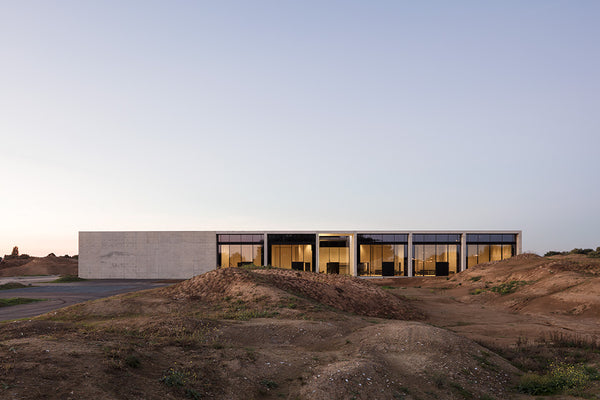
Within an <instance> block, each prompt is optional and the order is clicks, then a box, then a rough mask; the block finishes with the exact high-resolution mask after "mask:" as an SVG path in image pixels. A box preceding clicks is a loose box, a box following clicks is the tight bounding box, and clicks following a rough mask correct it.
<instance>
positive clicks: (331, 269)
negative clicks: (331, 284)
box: [327, 262, 340, 274]
mask: <svg viewBox="0 0 600 400" xmlns="http://www.w3.org/2000/svg"><path fill="white" fill-rule="evenodd" d="M327 273H328V274H339V273H340V263H339V262H328V263H327Z"/></svg>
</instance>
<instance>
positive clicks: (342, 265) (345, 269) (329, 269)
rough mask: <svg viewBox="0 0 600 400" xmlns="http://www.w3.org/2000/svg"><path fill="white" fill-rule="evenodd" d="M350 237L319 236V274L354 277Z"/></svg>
mask: <svg viewBox="0 0 600 400" xmlns="http://www.w3.org/2000/svg"><path fill="white" fill-rule="evenodd" d="M350 237H351V235H344V234H340V235H338V234H321V235H319V272H322V273H326V274H341V275H352V269H351V263H350Z"/></svg>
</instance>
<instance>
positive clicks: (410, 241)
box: [79, 231, 522, 279]
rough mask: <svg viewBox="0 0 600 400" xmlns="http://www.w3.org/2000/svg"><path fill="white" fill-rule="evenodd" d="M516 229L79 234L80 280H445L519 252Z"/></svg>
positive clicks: (520, 240) (519, 246)
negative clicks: (261, 269)
mask: <svg viewBox="0 0 600 400" xmlns="http://www.w3.org/2000/svg"><path fill="white" fill-rule="evenodd" d="M521 236H522V233H521V231H385V232H383V231H289V232H288V231H248V232H217V231H202V232H79V276H80V277H82V278H89V279H115V278H131V279H144V278H147V279H186V278H191V277H192V276H195V275H199V274H202V273H204V272H208V271H210V270H213V269H216V268H226V267H239V266H242V265H245V264H255V265H272V266H274V267H279V268H289V269H295V270H303V271H313V272H321V273H328V274H346V275H352V276H359V277H412V276H435V275H438V276H440V275H441V276H447V275H452V274H454V273H456V272H460V271H463V270H465V269H467V268H469V267H471V266H473V265H475V264H479V263H483V262H489V261H495V260H503V259H506V258H510V257H512V256H514V255H517V254H520V253H521V249H522V244H521V242H522V239H521Z"/></svg>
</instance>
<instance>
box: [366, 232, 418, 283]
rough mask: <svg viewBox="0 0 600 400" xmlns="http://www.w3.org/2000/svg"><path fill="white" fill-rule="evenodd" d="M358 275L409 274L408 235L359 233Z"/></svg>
mask: <svg viewBox="0 0 600 400" xmlns="http://www.w3.org/2000/svg"><path fill="white" fill-rule="evenodd" d="M357 241H358V275H359V276H399V275H407V274H408V270H407V268H406V265H407V261H408V259H407V256H408V250H407V248H408V245H407V242H408V235H406V234H404V235H393V234H359V235H357Z"/></svg>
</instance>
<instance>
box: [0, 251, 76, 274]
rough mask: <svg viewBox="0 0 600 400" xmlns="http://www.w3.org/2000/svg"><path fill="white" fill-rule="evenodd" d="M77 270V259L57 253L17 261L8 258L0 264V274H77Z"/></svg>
mask: <svg viewBox="0 0 600 400" xmlns="http://www.w3.org/2000/svg"><path fill="white" fill-rule="evenodd" d="M14 261H16V260H14ZM77 272H78V261H77V259H75V258H67V257H56V256H55V255H48V256H46V257H30V258H27V259H22V260H21V259H19V260H18V262H17V263H14V262H13V260H7V261H6V262H2V264H0V276H23V275H77Z"/></svg>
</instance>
